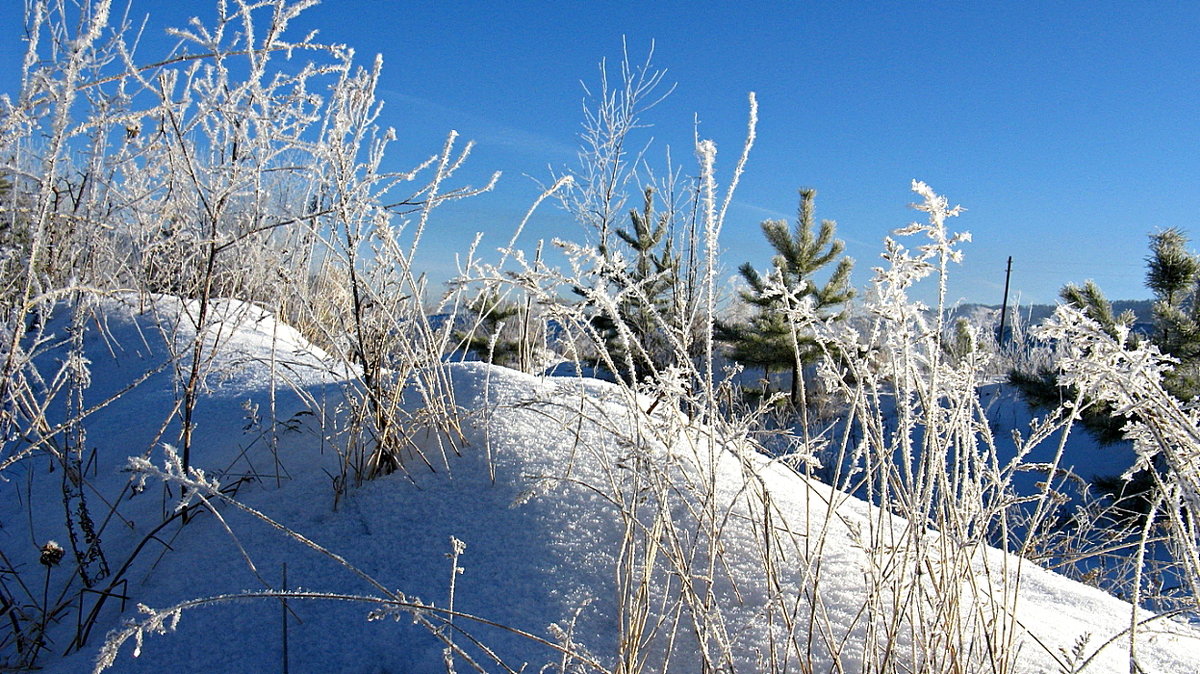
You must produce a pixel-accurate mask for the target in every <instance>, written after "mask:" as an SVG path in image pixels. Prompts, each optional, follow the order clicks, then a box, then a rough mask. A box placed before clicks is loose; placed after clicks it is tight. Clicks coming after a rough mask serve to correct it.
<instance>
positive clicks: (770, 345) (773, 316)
mask: <svg viewBox="0 0 1200 674" xmlns="http://www.w3.org/2000/svg"><path fill="white" fill-rule="evenodd" d="M816 196H817V191H816V190H814V189H811V188H806V189H802V190H800V207H799V212H798V215H797V218H796V226H795V229H794V230H789V228H788V224H787V222H785V221H783V220H766V221H764V222H763V223H762V231H763V235H764V236H765V237H766V239H767V242H768V243H770V244H771V247H772V248H774V249H775V252H776V255H775V258H774V260H773V261H772V269H771V272H770V273H769V274H768V275H767V277H765V278H764V276H763V275H761V274H759V272H758V271H757V270H756V269H755V268H754V266H753V265H751V264H750V263H749V262H747V263H745V264H743V265H742V266H741V267H739V268H738V271H739V272H740V273H741V275H742V278H743V279H744V280H745V281H746V283H747V284H748V285H749V286H750V290H748V291H745V292H742V294H741V295H742V299H743V300H744V301H746V302H747V303H749V304H751V305H753V306H755V307H757V308H758V313H757V314H756V315H755V316H754V317H753V318H751V319H750V321H749V322H748V323H745V324H742V325H730V324H725V323H718V325H717V335H718V337H719V338H720V339H721V340H722V341H725V342H727V343H729V344H730V345H731V347H732V354H731V355H732V358H733V359H734V360H736V361H738V362H740V363H743V364H746V365H752V366H757V367H762V368H763V369H764V370H765V371H766V373H767V374H768V375H769V374H770V371H771V369H773V368H779V369H790V370H791V402H792V404H793V405H799V404H800V403H801V400H800V398H801V396H800V377H801V370H802V367H803V366H804V365H805V364H808V363H811V362H814V361H815V360H816V359H817V358H818V357H819V356H820V347H819V346H818V345H817V343H816V341H815V340H814V338H813V337H812V336H811V335H807V334H799V332H798V331H797V330H796V328H795V326H793V325H792V324H791V323H790V321H789V320H788V318H787V316H788V312H787V311H786V309H788V308H789V307H791V308H794V307H792V306H791V305H795V304H797V303H799V302H803V301H808V302H811V303H812V305H813V306H812V308H813V310H814V312H815V313H816V314H817V315H818V316H821V317H822V318H834V319H841V318H842V317H844V311H837V312H835V311H834V310H835V309H836V308H837V307H839V306H842V305H844V304H846V303H847V302H848V301H850V299H851V298H853V297H854V289H853V288H852V287H851V286H850V272H851V270H852V269H853V268H854V260H853V259H852V258H850V257H848V256H843V255H842V252H843V250H844V249H845V243H844V242H843V241H842V240H840V239H836V238H834V235H835V233H836V231H837V223H835V222H834V221H832V220H822V221H821V226H820V229H816V228H815V224H814V218H813V202H814V201H815V199H816ZM839 258H840V259H839ZM835 260H837V264H836V266H835V267H834V269H833V272H832V273H831V274H830V276H829V278H828V280H827V281H826V282H825V283H824V285H820V286H818V285H817V284H816V282H815V281H814V275H815V274H816V273H817V272H818V271H819V270H821V269H823V268H825V267H826V266H828V265H829V264H830V263H832V262H834V261H835Z"/></svg>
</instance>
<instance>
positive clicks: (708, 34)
mask: <svg viewBox="0 0 1200 674" xmlns="http://www.w3.org/2000/svg"><path fill="white" fill-rule="evenodd" d="M22 5H23V3H21V2H19V1H17V0H5V2H4V3H3V4H2V6H0V31H2V32H3V34H4V35H6V37H4V39H3V41H2V42H0V90H2V91H12V90H13V88H14V87H15V86H16V82H15V69H16V65H17V64H18V63H19V56H20V53H21V49H22V47H21V44H20V35H21V31H20V25H21V19H20V12H21V8H22ZM210 6H211V3H209V2H202V1H196V2H182V1H179V2H162V1H159V2H139V0H134V10H133V12H134V14H138V13H142V12H150V13H151V14H152V16H153V19H154V20H153V22H152V24H151V25H152V29H157V28H158V27H160V26H161V25H163V24H165V23H170V22H174V23H182V21H183V20H185V19H186V17H187V16H190V15H200V16H202V17H203V16H206V15H207V14H209V13H211V9H210ZM296 27H297V29H307V28H310V27H319V28H320V29H321V35H322V37H323V38H324V39H325V40H327V41H338V42H345V43H348V44H350V45H353V46H355V47H356V49H357V51H358V53H359V55H360V58H361V60H362V61H363V62H364V63H369V61H370V59H371V58H372V57H373V55H374V54H376V53H380V54H382V55H383V58H384V77H383V85H382V89H383V91H382V97H383V98H384V99H385V100H386V101H387V108H386V109H385V113H384V123H386V124H389V125H393V126H395V127H396V128H397V130H398V133H399V138H400V142H399V143H398V144H397V145H396V146H395V147H394V150H395V152H394V153H393V158H394V159H395V160H396V162H397V164H396V165H397V167H399V166H400V165H402V164H405V163H407V162H409V161H411V160H413V159H415V158H417V157H423V156H426V155H428V154H430V153H432V152H433V151H435V150H436V149H437V148H438V147H439V146H440V144H441V142H442V139H443V138H444V135H445V133H446V132H447V131H448V130H449V129H456V130H458V131H459V132H460V133H461V134H462V135H463V137H464V138H473V139H475V140H476V141H477V142H478V150H477V152H476V154H475V155H474V158H473V160H472V166H473V171H474V173H473V176H472V177H473V178H474V179H475V180H482V176H484V175H485V174H486V173H488V172H490V171H492V170H502V171H503V172H504V177H503V179H502V184H501V188H500V189H499V190H498V191H497V192H496V193H495V194H491V195H487V196H484V197H480V198H478V199H476V200H473V201H472V202H470V203H469V204H465V205H464V206H462V207H460V208H456V209H455V210H454V211H452V212H448V213H447V217H446V218H443V219H442V220H441V221H440V229H439V230H438V233H437V236H438V241H437V242H436V246H435V249H431V250H430V253H431V257H430V265H431V268H438V267H442V268H444V267H445V266H446V265H447V264H448V260H449V257H448V253H447V251H450V250H453V249H456V248H459V247H462V246H464V245H465V244H466V242H468V241H470V239H471V235H472V234H473V233H474V232H475V231H476V230H480V231H484V232H485V233H486V234H487V238H485V240H484V245H485V247H490V248H494V247H496V246H500V245H503V244H504V243H506V242H507V238H508V235H509V233H510V232H511V231H512V227H513V225H514V224H515V223H516V222H517V221H518V220H519V219H520V216H521V214H523V212H524V211H525V209H526V208H527V207H528V205H529V204H530V203H531V202H532V200H533V198H534V197H535V196H536V194H537V193H538V191H539V190H538V187H537V185H536V184H535V183H534V182H533V180H531V179H530V178H529V177H526V176H532V177H534V178H537V179H540V180H542V181H546V180H547V179H548V178H549V176H550V168H549V167H556V168H563V167H567V166H570V165H572V163H573V161H574V153H575V149H574V148H575V147H576V146H577V134H578V132H579V128H580V121H581V119H582V117H581V114H580V102H581V100H582V96H583V91H582V88H581V85H580V82H581V81H585V82H588V83H594V82H595V81H596V79H597V64H598V62H599V61H600V59H602V58H606V57H607V58H608V59H609V61H610V62H612V61H614V60H615V59H618V58H619V57H620V53H621V44H622V38H623V37H624V39H625V40H626V41H627V43H628V45H629V51H630V53H631V56H633V57H634V58H635V59H636V58H640V57H642V56H644V55H645V53H646V51H647V49H648V48H649V46H650V44H651V41H653V42H654V44H655V45H656V47H655V63H656V64H657V65H658V66H659V67H661V68H664V69H666V70H667V80H668V81H670V82H674V83H677V84H678V87H677V89H676V91H675V93H674V94H673V95H672V96H671V97H670V98H669V99H668V100H667V101H666V102H665V103H664V104H662V105H661V106H659V107H658V108H656V109H654V110H653V111H652V112H651V113H649V114H648V115H647V116H646V121H647V122H650V123H652V124H653V125H654V126H653V128H651V129H649V130H647V131H646V132H645V133H644V136H643V138H644V139H646V140H650V139H651V138H653V144H652V146H651V150H650V153H651V154H650V156H651V158H652V159H656V158H659V157H661V156H662V155H663V153H664V152H665V150H666V148H667V146H670V147H671V149H672V153H673V155H674V157H675V158H676V159H677V160H689V161H690V159H691V157H692V148H691V138H692V122H693V119H694V118H695V119H699V121H700V134H701V136H702V137H706V138H712V139H714V140H715V141H716V142H717V145H718V148H719V156H718V166H719V167H721V168H724V169H725V170H726V171H728V169H729V168H730V166H731V165H732V163H733V161H734V159H735V157H736V155H737V152H738V150H739V148H740V143H741V139H742V137H743V135H744V129H745V119H746V94H747V92H750V91H754V92H756V93H757V95H758V99H759V104H760V112H759V114H760V120H761V121H760V125H759V137H758V144H757V145H756V147H755V150H754V153H753V155H752V156H751V160H750V164H749V167H748V173H747V175H746V176H745V179H744V181H743V184H742V187H741V189H740V190H739V192H738V195H737V199H736V203H735V208H734V209H733V210H732V211H731V214H730V219H729V221H728V222H727V230H726V241H725V243H726V246H727V248H728V249H729V250H728V251H727V253H726V258H725V259H726V262H727V264H728V265H729V268H730V270H731V272H732V270H733V268H734V267H736V265H737V264H740V263H741V262H743V261H751V262H753V263H754V264H755V265H757V266H758V267H760V268H764V269H765V268H766V266H767V264H768V262H769V258H770V251H769V249H768V247H767V246H766V244H765V243H763V242H762V239H761V235H760V234H759V222H760V221H761V220H762V219H764V218H767V217H784V218H791V217H792V215H793V214H794V210H795V206H796V190H797V188H798V187H801V186H812V187H815V188H817V190H818V192H819V195H818V198H817V216H818V217H819V218H830V219H834V220H837V222H838V223H839V234H840V236H841V237H842V238H844V239H845V240H846V242H847V252H848V253H849V254H851V255H853V256H854V257H855V258H856V259H857V261H858V269H857V272H856V275H855V283H856V285H861V284H862V283H863V282H865V281H866V279H867V278H868V276H869V271H868V269H869V267H871V266H874V265H875V264H877V263H878V259H879V258H878V255H879V251H880V250H881V245H880V243H881V241H882V238H883V237H884V236H886V235H887V234H888V232H889V231H890V230H892V229H894V228H896V227H899V226H902V225H904V224H906V223H907V222H909V221H910V220H912V219H914V218H916V217H917V216H918V215H919V214H918V213H916V212H914V211H910V210H909V209H907V207H906V206H907V204H908V203H909V202H910V201H912V196H911V194H910V193H909V183H910V181H911V179H913V178H918V179H920V180H924V181H926V182H928V183H929V184H930V185H932V186H933V187H934V189H936V190H938V191H939V192H941V193H943V194H946V195H947V196H948V197H949V198H950V199H951V201H952V202H955V203H960V204H962V205H963V206H965V207H966V208H967V209H968V211H967V213H965V214H964V215H963V217H961V218H959V219H958V220H957V221H956V222H954V223H953V224H954V225H955V228H956V229H960V230H961V229H965V230H968V231H970V232H971V233H972V234H973V236H974V243H972V244H969V245H968V247H967V249H966V255H967V257H966V261H965V263H964V265H963V266H962V268H960V269H958V270H956V271H955V277H954V280H953V282H952V286H951V295H952V296H953V298H954V299H963V300H966V301H978V302H985V303H999V301H1000V299H1001V292H1002V287H1003V281H1004V267H1005V260H1006V258H1007V257H1008V256H1010V255H1011V256H1012V257H1013V260H1014V262H1013V296H1014V297H1019V298H1020V299H1022V300H1023V301H1025V302H1050V301H1053V300H1054V298H1055V296H1056V293H1057V290H1058V288H1059V287H1060V286H1062V285H1063V284H1064V283H1067V282H1071V281H1075V282H1080V281H1083V280H1085V279H1088V278H1092V279H1095V280H1096V281H1097V282H1098V283H1099V284H1100V285H1101V287H1102V288H1104V289H1105V291H1106V292H1107V294H1108V295H1109V296H1110V297H1112V298H1131V299H1133V298H1143V297H1148V296H1149V291H1148V290H1146V289H1145V287H1144V285H1143V278H1144V276H1143V271H1144V270H1143V266H1144V265H1143V258H1144V257H1145V255H1146V242H1147V235H1148V234H1149V233H1150V232H1152V231H1154V230H1155V229H1156V228H1163V227H1171V226H1175V227H1181V228H1183V229H1185V230H1187V231H1188V232H1189V233H1190V234H1191V235H1192V236H1193V237H1195V238H1196V239H1197V242H1196V244H1195V245H1194V249H1200V3H1192V2H1178V3H1175V2H1172V3H1167V2H1145V3H1133V2H1107V1H1096V2H1074V3H1066V2H996V3H991V4H985V3H963V2H956V3H928V2H903V3H900V2H897V3H880V2H872V3H850V2H838V3H821V4H816V3H801V2H788V3H782V2H780V3H751V2H746V3H697V2H674V1H662V2H652V3H648V2H639V3H608V2H604V3H601V2H514V3H496V2H489V3H473V2H455V3H448V2H428V3H425V2H404V3H398V2H397V3H392V2H374V1H369V0H354V1H350V0H326V2H324V3H323V4H321V5H319V6H317V7H315V8H313V9H312V10H309V12H308V13H307V14H306V15H305V16H304V17H303V20H302V21H300V22H299V23H298V25H297V26H296ZM157 34H158V33H157V32H155V33H153V35H157ZM162 44H164V43H162V42H157V41H156V40H148V41H146V43H145V44H144V46H143V50H142V53H143V55H144V56H146V57H151V56H154V55H157V54H158V53H159V51H160V49H161V45H162ZM534 224H535V226H534V227H533V228H532V229H531V230H530V232H529V234H528V235H527V236H526V237H525V238H524V239H523V243H524V244H525V245H527V246H528V247H530V248H532V246H533V245H534V243H535V242H536V239H537V238H541V237H547V238H548V237H553V236H557V237H561V238H578V237H579V235H580V232H579V230H578V229H577V227H576V226H575V225H573V224H572V223H571V222H570V220H569V219H568V218H566V217H565V216H564V215H563V214H562V213H561V212H557V211H556V210H555V208H554V207H553V206H550V205H549V204H547V205H544V206H543V210H542V211H541V212H540V214H539V216H538V217H537V219H536V221H535V223H534ZM439 256H440V257H439ZM434 271H435V273H437V269H434Z"/></svg>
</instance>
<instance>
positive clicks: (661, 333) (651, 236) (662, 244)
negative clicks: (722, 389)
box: [576, 187, 684, 381]
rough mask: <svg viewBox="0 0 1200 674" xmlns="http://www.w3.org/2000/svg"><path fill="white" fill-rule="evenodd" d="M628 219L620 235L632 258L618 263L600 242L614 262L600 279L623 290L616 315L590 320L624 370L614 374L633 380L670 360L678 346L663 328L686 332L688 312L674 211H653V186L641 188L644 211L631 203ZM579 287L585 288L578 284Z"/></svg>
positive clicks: (678, 332) (668, 363)
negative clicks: (672, 231)
mask: <svg viewBox="0 0 1200 674" xmlns="http://www.w3.org/2000/svg"><path fill="white" fill-rule="evenodd" d="M629 222H630V228H628V229H618V230H616V235H617V238H619V239H620V240H621V241H622V242H623V243H624V244H625V245H626V246H627V247H628V248H629V251H630V252H631V253H633V255H632V259H631V260H630V261H629V262H628V263H626V264H625V265H623V266H621V265H617V264H615V263H614V262H613V261H614V259H615V258H614V256H610V255H609V254H608V253H609V251H608V248H607V247H602V248H601V254H602V255H603V256H604V258H605V262H606V263H609V264H611V265H612V266H611V267H610V268H609V269H608V270H607V271H606V272H605V273H604V274H603V275H602V280H603V282H605V283H607V284H609V285H610V286H611V287H612V289H613V290H615V291H616V292H617V293H618V294H619V296H620V300H619V301H618V302H617V304H616V314H617V315H615V316H614V315H611V314H612V312H611V311H608V312H604V311H601V312H597V313H596V315H595V316H593V318H592V325H593V327H594V328H595V329H596V331H597V332H598V333H599V334H600V336H601V338H602V339H603V340H604V348H605V349H606V350H607V351H608V354H609V356H610V357H611V358H612V360H613V362H614V363H615V364H616V366H617V369H618V370H622V371H621V372H617V373H614V374H617V375H619V376H621V377H622V378H624V379H626V380H627V381H633V380H635V379H638V378H641V377H644V376H646V375H647V374H649V373H651V372H653V371H656V370H660V369H662V368H663V367H666V366H668V365H670V364H671V363H670V359H671V358H672V357H673V356H674V353H675V350H674V349H673V348H672V347H671V346H670V345H669V344H668V343H667V338H666V335H665V333H666V332H668V331H670V332H674V333H676V334H682V330H683V320H684V319H683V314H684V312H683V310H682V307H681V306H680V298H679V297H678V288H679V273H678V272H679V256H678V254H677V253H675V250H674V244H673V242H672V239H671V236H670V226H669V225H670V217H669V215H668V214H656V213H655V210H654V188H653V187H647V188H646V189H645V191H644V192H643V203H642V209H641V210H640V211H639V210H638V209H630V211H629ZM576 293H577V294H585V293H583V292H582V290H580V289H576ZM618 322H620V325H618ZM621 328H624V330H622V329H621ZM597 364H598V365H599V364H600V363H597ZM631 368H632V369H631Z"/></svg>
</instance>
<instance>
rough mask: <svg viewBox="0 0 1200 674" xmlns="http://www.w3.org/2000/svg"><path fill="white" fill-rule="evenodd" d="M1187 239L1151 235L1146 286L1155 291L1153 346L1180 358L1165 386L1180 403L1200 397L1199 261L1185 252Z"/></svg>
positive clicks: (1176, 234)
mask: <svg viewBox="0 0 1200 674" xmlns="http://www.w3.org/2000/svg"><path fill="white" fill-rule="evenodd" d="M1187 244H1188V239H1187V236H1186V235H1185V234H1184V233H1183V232H1182V231H1181V230H1179V229H1176V228H1170V229H1166V230H1163V231H1160V232H1156V233H1154V234H1152V235H1150V255H1149V256H1148V257H1147V258H1146V266H1147V273H1146V287H1148V288H1150V289H1151V290H1153V291H1154V294H1155V299H1156V301H1155V303H1154V323H1155V331H1154V343H1155V344H1156V345H1158V348H1160V349H1162V351H1163V352H1164V353H1167V354H1169V355H1172V356H1174V357H1176V358H1178V359H1179V361H1180V362H1179V365H1178V366H1177V367H1176V368H1175V370H1174V371H1173V372H1171V374H1170V375H1168V377H1167V379H1166V381H1164V385H1165V386H1166V387H1167V390H1168V391H1170V392H1171V394H1172V395H1174V396H1175V397H1177V398H1179V399H1180V400H1183V401H1188V400H1191V399H1192V398H1194V397H1196V395H1197V394H1200V302H1197V283H1198V281H1200V260H1198V259H1197V258H1196V256H1194V255H1192V254H1191V253H1190V252H1188V250H1187Z"/></svg>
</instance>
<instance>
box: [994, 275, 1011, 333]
mask: <svg viewBox="0 0 1200 674" xmlns="http://www.w3.org/2000/svg"><path fill="white" fill-rule="evenodd" d="M1010 278H1012V256H1011V255H1009V256H1008V269H1006V270H1005V271H1004V304H1003V305H1002V306H1001V307H1000V337H999V339H998V340H997V341H998V342H999V344H1000V346H1004V325H1005V323H1007V322H1008V281H1009V279H1010Z"/></svg>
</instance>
